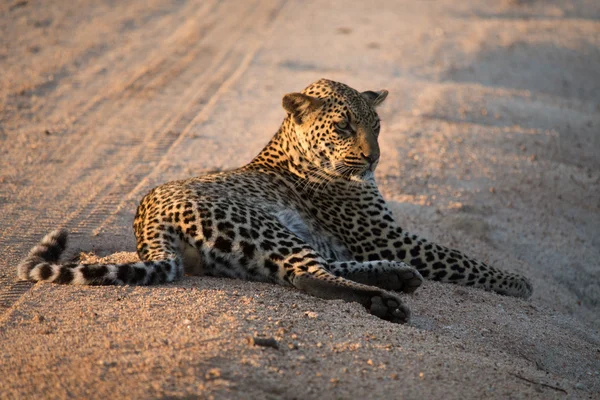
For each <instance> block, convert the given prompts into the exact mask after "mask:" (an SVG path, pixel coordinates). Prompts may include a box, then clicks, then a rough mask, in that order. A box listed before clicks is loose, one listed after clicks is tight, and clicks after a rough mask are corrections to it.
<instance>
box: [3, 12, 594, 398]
mask: <svg viewBox="0 0 600 400" xmlns="http://www.w3.org/2000/svg"><path fill="white" fill-rule="evenodd" d="M458 3H459V4H457V2H454V1H450V0H443V1H436V2H423V1H399V2H387V1H375V2H373V1H371V2H366V3H365V2H359V1H333V2H327V3H325V2H317V1H308V2H293V1H283V0H282V1H257V2H252V1H248V2H242V1H229V2H227V1H225V2H220V1H193V0H175V1H156V0H149V1H145V2H134V1H120V2H115V1H108V0H107V1H90V0H78V1H72V2H61V1H45V2H41V1H31V0H11V1H7V2H4V3H3V4H1V5H0V216H1V221H2V222H1V223H0V376H1V377H2V378H0V393H2V396H0V397H6V398H40V397H47V398H163V397H164V398H178V397H182V398H183V397H185V398H195V397H198V398H210V397H216V398H241V397H247V398H317V397H318V398H383V397H392V398H400V397H404V398H432V397H438V398H441V397H443V398H466V397H470V398H483V397H485V398H535V397H538V398H544V399H546V398H553V397H557V398H562V397H564V396H565V393H566V394H567V395H568V396H569V397H571V398H598V396H600V395H599V394H598V393H599V392H600V384H599V382H600V335H599V332H598V329H599V327H600V318H599V317H598V315H600V283H599V282H600V264H599V261H598V260H600V239H599V238H600V201H599V199H600V6H599V5H598V4H597V2H596V1H595V0H577V1H571V2H562V1H543V2H542V1H534V0H527V1H515V0H505V1H500V2H498V1H491V0H490V1H481V2H477V1H466V2H458ZM322 77H326V78H330V79H334V80H339V81H342V82H345V83H348V84H349V85H351V86H353V87H355V88H357V89H361V90H367V89H382V88H386V89H388V90H390V93H391V94H390V96H389V98H388V100H387V101H386V104H385V106H384V107H382V109H381V112H380V114H381V116H382V120H383V123H382V134H381V139H380V140H381V147H382V152H383V155H382V161H381V164H380V167H379V168H378V170H377V180H378V182H379V184H380V187H381V190H382V192H383V193H384V195H385V197H386V198H387V199H388V200H389V201H390V203H391V204H392V207H393V209H394V212H395V215H396V218H397V220H398V221H399V222H400V223H401V225H402V226H403V227H404V228H405V229H407V230H409V231H413V232H414V233H417V234H421V235H423V236H425V237H428V238H430V239H432V240H435V241H439V242H441V243H443V244H446V245H449V246H452V247H456V248H459V249H461V250H464V251H465V252H467V253H468V254H471V255H473V256H475V257H477V258H480V259H482V260H484V261H486V262H490V263H493V264H495V265H497V266H499V267H501V268H505V269H509V270H518V271H521V272H522V273H523V274H525V275H528V276H530V277H531V278H532V281H533V283H534V287H535V294H534V296H533V298H532V300H530V301H522V300H516V299H511V298H506V297H501V296H497V295H495V294H490V293H484V292H481V291H478V290H471V289H468V290H467V289H463V288H457V287H453V286H448V285H440V284H436V283H427V284H426V285H425V286H424V287H423V288H422V290H420V291H419V292H417V294H416V295H414V296H408V297H407V299H406V301H407V303H408V304H409V305H410V306H411V307H412V309H413V313H414V315H415V317H414V320H413V322H412V323H411V324H410V325H408V326H398V325H392V324H389V323H386V322H384V321H380V320H378V319H377V318H375V317H372V316H370V315H368V314H367V313H366V312H365V311H364V310H362V309H361V308H360V306H358V305H355V304H345V303H342V302H338V301H334V302H324V301H321V300H318V299H314V298H311V297H309V296H306V295H304V294H302V293H300V292H297V291H294V290H291V289H286V288H280V287H275V286H272V285H267V284H258V283H250V282H239V281H232V280H224V279H214V278H202V277H188V278H186V279H185V280H184V281H183V282H178V283H176V284H172V285H165V286H162V287H153V288H134V287H123V288H95V287H91V288H90V287H86V288H77V287H64V286H57V285H32V284H29V283H26V282H17V281H16V273H15V266H16V264H17V263H18V261H19V259H20V258H22V257H23V256H24V254H26V252H27V250H28V249H29V248H30V247H31V246H33V245H34V244H35V242H36V241H37V240H39V239H40V237H41V236H43V235H44V234H45V233H47V232H48V231H50V230H52V229H55V228H57V227H65V228H67V229H68V230H69V231H70V232H71V242H70V249H69V252H68V255H67V257H76V256H79V253H80V252H82V251H83V252H93V253H95V254H98V255H99V256H106V255H109V254H112V253H114V252H117V251H126V252H132V251H134V248H135V247H134V240H133V232H132V228H131V223H132V220H133V215H134V213H135V208H136V206H137V202H138V201H139V199H140V198H141V197H142V196H143V195H144V194H145V193H146V192H147V191H148V190H149V189H150V188H152V187H153V186H155V185H156V184H159V183H162V182H165V181H168V180H172V179H179V178H183V177H188V176H191V175H196V174H200V173H203V172H206V171H210V170H217V169H228V168H233V167H236V166H239V165H242V164H244V163H246V162H248V161H249V160H250V159H251V158H252V156H253V155H255V154H256V153H257V152H258V151H259V150H260V149H261V148H262V146H263V145H264V144H265V143H266V142H267V141H268V139H269V138H270V137H271V136H272V135H273V134H274V132H275V131H276V130H277V128H278V126H279V123H280V122H281V120H282V118H283V116H284V112H283V110H282V108H281V106H280V103H281V97H282V96H283V94H285V93H287V92H291V91H298V90H301V89H302V88H303V87H305V86H306V85H307V84H309V83H310V82H312V81H314V80H316V79H319V78H322ZM87 257H88V258H86V259H89V256H87ZM134 257H135V255H134V254H131V253H123V254H117V255H116V256H113V258H120V259H127V258H134ZM255 334H261V335H267V336H270V337H274V338H276V339H277V340H278V341H279V343H280V347H279V349H278V350H277V349H273V348H261V347H253V346H251V345H249V344H248V343H247V342H246V337H247V336H248V335H255Z"/></svg>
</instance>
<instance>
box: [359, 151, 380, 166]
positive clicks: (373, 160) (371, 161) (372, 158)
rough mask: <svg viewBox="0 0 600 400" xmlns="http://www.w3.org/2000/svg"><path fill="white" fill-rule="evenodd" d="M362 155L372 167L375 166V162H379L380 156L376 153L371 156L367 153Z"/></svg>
mask: <svg viewBox="0 0 600 400" xmlns="http://www.w3.org/2000/svg"><path fill="white" fill-rule="evenodd" d="M360 155H361V156H362V158H364V159H365V160H367V161H368V162H369V164H370V165H373V164H374V163H375V161H377V160H378V159H379V154H376V153H373V154H369V155H366V154H365V153H360Z"/></svg>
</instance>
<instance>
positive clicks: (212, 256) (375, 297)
mask: <svg viewBox="0 0 600 400" xmlns="http://www.w3.org/2000/svg"><path fill="white" fill-rule="evenodd" d="M386 96H387V91H385V90H382V91H378V92H376V91H367V92H362V93H360V92H358V91H356V90H354V89H352V88H350V87H348V86H346V85H344V84H342V83H337V82H332V81H329V80H325V79H322V80H319V81H317V82H315V83H313V84H311V85H310V86H308V87H307V88H306V89H305V90H304V91H303V92H302V93H290V94H287V95H285V96H284V97H283V107H284V109H285V110H286V112H287V116H286V118H285V119H284V121H283V123H282V125H281V127H280V129H279V131H278V132H277V134H276V135H275V136H274V137H273V138H272V139H271V141H270V142H269V143H268V144H267V146H266V147H265V148H264V149H263V150H262V151H261V152H260V154H258V155H257V156H256V158H254V160H252V161H251V162H250V163H249V164H248V165H246V166H243V167H241V168H239V169H236V170H232V171H227V172H222V173H215V174H210V175H205V176H199V177H195V178H191V179H187V180H181V181H175V182H170V183H166V184H164V185H161V186H158V187H156V188H154V189H152V190H151V191H150V193H148V194H147V195H146V196H145V197H144V198H143V200H142V201H141V203H140V205H139V207H138V210H137V214H136V216H135V221H134V225H133V226H134V229H135V235H136V238H137V252H138V255H139V257H140V259H141V260H142V261H140V262H137V263H127V264H120V265H116V264H111V265H106V264H103V265H98V264H95V265H83V264H60V263H59V262H58V257H59V255H60V253H61V252H62V251H63V249H64V248H65V246H66V237H67V235H66V232H64V231H55V232H52V233H50V234H49V235H47V236H46V237H45V238H44V239H43V240H42V242H41V243H40V244H39V245H38V246H36V247H35V248H34V249H33V250H32V251H31V252H30V254H29V256H28V257H27V258H26V259H25V260H24V261H23V262H22V263H21V264H20V265H19V267H18V273H19V277H20V278H21V279H29V280H33V281H52V282H57V283H73V284H136V285H146V284H159V283H164V282H171V281H174V280H176V279H178V278H180V277H182V276H183V274H184V269H185V271H187V272H190V271H191V272H193V273H195V274H205V275H213V276H226V277H232V278H240V279H249V280H260V281H268V282H274V283H278V284H283V285H291V286H294V287H296V288H299V289H301V290H304V291H306V292H308V293H310V294H312V295H315V296H318V297H322V298H341V299H345V300H347V301H357V302H360V303H361V304H363V305H364V306H365V307H366V308H367V309H368V310H370V312H371V313H373V314H375V315H377V316H379V317H381V318H384V319H387V320H391V321H395V322H405V321H406V320H408V318H409V315H410V314H409V310H408V309H407V308H406V307H405V306H404V305H403V304H402V301H401V299H400V297H399V296H398V295H397V294H396V293H395V292H399V291H402V292H408V293H410V292H413V291H414V290H416V288H417V287H418V286H419V285H420V284H421V282H422V277H425V278H429V279H433V280H437V281H443V282H450V283H456V284H460V285H465V286H473V287H479V288H483V289H486V290H493V291H496V292H498V293H501V294H505V295H511V296H519V297H529V296H530V294H531V292H532V288H531V285H530V284H529V282H528V281H527V280H526V279H525V278H523V277H522V276H520V275H517V274H513V273H508V272H504V271H501V270H498V269H496V268H493V267H491V266H489V265H487V264H485V263H483V262H480V261H476V260H474V259H472V258H469V257H467V256H466V255H464V254H463V253H461V252H460V251H458V250H453V249H449V248H446V247H443V246H440V245H437V244H435V243H431V242H429V241H427V240H426V239H424V238H421V237H417V236H416V235H412V234H410V233H407V232H405V231H403V229H402V228H401V227H400V226H398V225H397V224H396V222H395V221H394V218H393V216H392V213H391V212H390V211H389V209H388V207H387V205H386V203H385V201H384V200H383V198H382V196H381V194H380V193H379V190H378V189H377V186H376V184H375V180H374V177H373V171H374V170H375V168H376V166H377V163H378V160H379V155H380V149H379V145H378V140H377V139H378V135H379V129H380V128H379V126H380V125H379V117H378V115H377V113H376V111H375V107H376V106H378V105H379V104H380V103H381V102H383V100H385V98H386Z"/></svg>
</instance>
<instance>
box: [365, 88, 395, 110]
mask: <svg viewBox="0 0 600 400" xmlns="http://www.w3.org/2000/svg"><path fill="white" fill-rule="evenodd" d="M388 93H389V92H388V91H387V90H385V89H384V90H380V91H378V92H373V91H371V90H367V91H366V92H362V93H361V95H362V97H363V98H364V99H365V100H366V101H367V102H368V103H369V104H370V105H371V106H372V107H377V106H378V105H380V104H381V103H383V101H384V100H385V98H386V97H387V95H388Z"/></svg>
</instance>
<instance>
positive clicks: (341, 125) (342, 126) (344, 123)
mask: <svg viewBox="0 0 600 400" xmlns="http://www.w3.org/2000/svg"><path fill="white" fill-rule="evenodd" d="M335 126H336V128H339V129H341V130H346V129H348V121H346V120H345V119H344V120H342V121H340V122H338V123H336V124H335Z"/></svg>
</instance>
